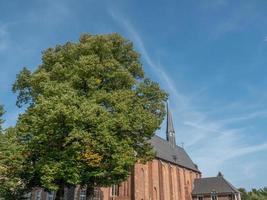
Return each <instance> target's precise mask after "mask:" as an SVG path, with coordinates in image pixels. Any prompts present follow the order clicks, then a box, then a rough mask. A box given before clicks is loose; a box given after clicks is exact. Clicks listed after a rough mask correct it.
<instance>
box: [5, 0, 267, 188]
mask: <svg viewBox="0 0 267 200" xmlns="http://www.w3.org/2000/svg"><path fill="white" fill-rule="evenodd" d="M266 7H267V1H264V0H258V1H249V0H243V1H241V0H240V1H230V0H229V1H228V0H198V1H193V0H183V1H181V0H178V1H177V0H169V1H163V0H153V1H152V0H151V1H144V0H143V1H141V0H135V1H133V0H132V1H130V0H112V1H107V0H106V1H100V0H35V1H33V0H32V1H30V0H28V1H20V0H13V1H4V0H0V13H1V15H0V60H1V64H0V70H1V71H0V103H1V104H4V105H5V109H6V110H7V113H6V115H5V119H6V122H5V127H8V126H10V125H14V124H15V122H16V118H17V115H18V113H19V112H22V110H19V109H18V108H16V106H15V99H16V96H15V95H14V94H12V92H11V87H12V83H13V82H14V80H15V78H16V74H17V73H18V72H19V71H20V70H21V69H22V67H23V66H27V67H29V68H30V69H32V70H34V69H36V67H37V66H38V65H39V64H40V62H41V60H40V58H41V51H42V50H44V49H46V48H48V47H53V46H55V45H56V44H62V43H65V42H67V41H77V40H78V38H79V35H80V34H81V33H85V32H89V33H93V34H99V33H110V32H118V33H120V34H122V35H123V36H125V37H127V38H128V39H130V40H132V41H133V42H134V46H135V48H136V50H137V51H139V52H140V53H141V55H142V62H143V66H144V69H145V71H146V74H147V76H149V77H150V78H152V79H153V80H155V81H157V82H159V83H160V84H161V86H162V87H163V88H164V89H165V90H166V91H168V93H169V94H170V107H171V108H172V112H173V118H174V121H175V122H174V123H175V129H176V140H177V144H182V143H184V148H185V149H186V150H187V152H188V153H189V154H190V155H191V157H192V159H193V160H194V162H196V163H197V164H198V166H199V168H200V170H201V171H202V172H203V176H214V175H217V172H218V171H222V172H223V174H224V175H225V177H226V178H227V179H228V180H229V181H231V182H232V183H233V184H234V185H235V186H237V187H246V188H247V189H250V188H252V187H256V188H258V187H262V186H267V181H266V180H267V171H266V167H267V122H266V120H267V78H266V77H267V14H266ZM162 127H163V128H162V130H159V131H158V134H159V135H161V136H162V137H164V136H165V133H164V132H165V124H163V126H162Z"/></svg>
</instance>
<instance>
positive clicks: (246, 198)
mask: <svg viewBox="0 0 267 200" xmlns="http://www.w3.org/2000/svg"><path fill="white" fill-rule="evenodd" d="M239 191H240V192H241V199H242V200H266V199H267V188H266V187H265V188H262V189H252V190H251V191H246V190H245V189H243V188H241V189H239Z"/></svg>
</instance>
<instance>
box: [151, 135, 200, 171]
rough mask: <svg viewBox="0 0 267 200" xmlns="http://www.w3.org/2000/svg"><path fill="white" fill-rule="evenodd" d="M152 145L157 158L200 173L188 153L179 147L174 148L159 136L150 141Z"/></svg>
mask: <svg viewBox="0 0 267 200" xmlns="http://www.w3.org/2000/svg"><path fill="white" fill-rule="evenodd" d="M150 143H151V144H152V146H153V147H154V150H155V151H156V157H157V158H159V159H162V160H165V161H168V162H170V163H173V164H177V165H179V166H182V167H185V168H187V169H191V170H193V171H196V172H200V171H199V170H198V168H197V165H195V164H194V163H193V161H192V160H191V158H190V157H189V156H188V154H187V153H186V151H185V150H184V149H183V148H182V147H179V146H177V145H176V146H175V147H172V146H171V145H170V143H169V142H168V141H166V140H164V139H162V138H160V137H159V136H156V135H155V136H154V137H152V139H151V140H150Z"/></svg>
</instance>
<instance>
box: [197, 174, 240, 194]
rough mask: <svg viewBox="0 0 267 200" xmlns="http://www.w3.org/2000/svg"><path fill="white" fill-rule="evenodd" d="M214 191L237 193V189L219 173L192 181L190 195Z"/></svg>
mask: <svg viewBox="0 0 267 200" xmlns="http://www.w3.org/2000/svg"><path fill="white" fill-rule="evenodd" d="M212 192H216V193H217V194H230V193H239V191H238V190H237V189H236V188H235V187H234V186H233V185H232V184H231V183H229V182H228V181H227V180H226V179H225V178H224V177H223V176H222V174H221V173H219V174H218V176H217V177H210V178H200V179H196V180H195V182H194V188H193V191H192V195H204V194H211V193H212Z"/></svg>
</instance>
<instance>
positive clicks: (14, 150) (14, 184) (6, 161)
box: [0, 128, 27, 200]
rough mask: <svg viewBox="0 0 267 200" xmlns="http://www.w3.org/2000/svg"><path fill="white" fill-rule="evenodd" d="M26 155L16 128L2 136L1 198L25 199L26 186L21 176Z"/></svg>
mask: <svg viewBox="0 0 267 200" xmlns="http://www.w3.org/2000/svg"><path fill="white" fill-rule="evenodd" d="M24 159H25V155H24V150H23V145H22V144H21V143H20V142H19V140H18V137H17V135H16V131H15V129H14V128H8V129H6V130H5V131H4V133H1V134H0V198H4V199H5V200H14V199H23V195H24V194H25V192H26V191H27V190H25V184H24V182H23V181H22V178H21V174H22V170H23V163H24Z"/></svg>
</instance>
